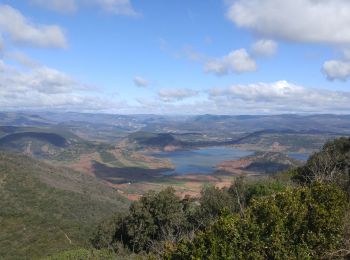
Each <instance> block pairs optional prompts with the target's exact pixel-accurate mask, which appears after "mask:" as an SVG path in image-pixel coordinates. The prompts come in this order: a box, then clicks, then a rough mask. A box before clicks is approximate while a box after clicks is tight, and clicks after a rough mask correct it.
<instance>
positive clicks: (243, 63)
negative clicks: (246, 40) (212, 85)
mask: <svg viewBox="0 0 350 260" xmlns="http://www.w3.org/2000/svg"><path fill="white" fill-rule="evenodd" d="M256 69H257V66H256V63H255V61H254V60H253V59H252V58H251V57H250V55H249V54H248V52H247V51H246V50H245V49H239V50H236V51H232V52H230V53H229V54H228V55H226V56H224V57H222V58H220V59H212V60H209V61H208V62H207V63H206V64H205V66H204V70H205V72H208V73H209V72H211V73H215V74H217V75H226V74H229V73H238V74H239V73H243V72H252V71H256Z"/></svg>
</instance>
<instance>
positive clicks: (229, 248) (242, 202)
mask: <svg viewBox="0 0 350 260" xmlns="http://www.w3.org/2000/svg"><path fill="white" fill-rule="evenodd" d="M349 144H350V140H349V139H346V138H343V139H339V140H336V141H335V142H331V143H327V144H326V145H325V147H324V149H323V150H322V151H321V152H320V153H317V154H315V155H313V156H312V157H311V158H310V160H309V161H308V162H307V164H306V165H305V166H303V167H300V168H298V169H295V170H292V171H289V172H287V173H281V174H280V175H278V177H269V178H265V179H263V180H259V181H247V180H244V179H242V178H238V179H236V181H235V182H234V183H233V184H232V186H231V187H229V188H226V189H218V188H215V187H206V188H204V189H203V191H202V194H201V197H200V198H197V199H194V198H190V197H185V198H179V197H177V196H176V194H175V191H174V190H173V189H171V188H168V189H166V190H164V191H161V192H159V193H155V192H149V193H148V194H146V195H145V196H143V197H142V198H141V199H140V201H138V202H135V203H133V204H132V206H131V207H130V210H129V213H128V214H126V215H124V216H122V215H118V216H116V217H115V218H114V219H113V220H110V221H105V222H104V223H102V224H101V225H100V226H99V227H98V229H97V230H96V232H95V234H94V236H93V238H92V240H91V242H92V245H93V246H94V247H95V248H97V249H104V248H109V249H110V250H113V251H114V252H116V254H118V252H125V250H127V251H129V252H132V253H141V254H143V257H146V258H150V259H152V258H155V259H319V258H334V257H345V256H347V255H348V253H349V251H348V249H349V243H348V238H349V235H348V234H349V233H350V232H349V230H350V229H349V226H350V225H349V217H348V215H349V214H348V213H347V212H348V200H349V193H348V190H349V182H348V179H349V175H348V171H347V165H348V163H349V160H348V155H349V151H350V145H349ZM330 158H331V159H330ZM327 167H328V168H327ZM325 169H326V170H325ZM290 179H292V180H293V181H294V182H292V181H290ZM145 254H146V255H147V256H145ZM143 257H142V258H143Z"/></svg>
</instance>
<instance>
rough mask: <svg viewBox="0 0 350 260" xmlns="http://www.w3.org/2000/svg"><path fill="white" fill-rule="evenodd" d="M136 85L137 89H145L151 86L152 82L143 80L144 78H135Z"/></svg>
mask: <svg viewBox="0 0 350 260" xmlns="http://www.w3.org/2000/svg"><path fill="white" fill-rule="evenodd" d="M134 84H135V85H136V86H137V87H140V88H145V87H148V86H149V84H150V82H149V81H148V80H147V79H145V78H143V77H140V76H135V77H134Z"/></svg>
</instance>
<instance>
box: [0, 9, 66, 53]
mask: <svg viewBox="0 0 350 260" xmlns="http://www.w3.org/2000/svg"><path fill="white" fill-rule="evenodd" d="M0 33H1V34H2V35H3V36H7V37H8V38H10V40H11V41H13V42H14V43H19V44H26V45H31V46H35V47H45V48H49V47H52V48H65V47H66V46H67V40H66V37H65V35H64V33H63V30H62V29H61V28H60V27H59V26H56V25H42V24H34V23H33V22H31V21H30V20H29V19H27V18H26V17H24V16H23V15H22V13H20V12H19V11H18V10H16V9H14V8H13V7H11V6H9V5H3V4H0Z"/></svg>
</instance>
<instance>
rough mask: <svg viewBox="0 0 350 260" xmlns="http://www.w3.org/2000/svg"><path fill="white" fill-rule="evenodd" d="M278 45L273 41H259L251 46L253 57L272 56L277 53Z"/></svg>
mask: <svg viewBox="0 0 350 260" xmlns="http://www.w3.org/2000/svg"><path fill="white" fill-rule="evenodd" d="M277 48H278V44H277V42H275V41H273V40H259V41H257V42H255V43H254V44H253V46H252V52H253V54H254V55H255V56H265V57H268V56H273V55H274V54H275V53H276V52H277Z"/></svg>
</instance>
